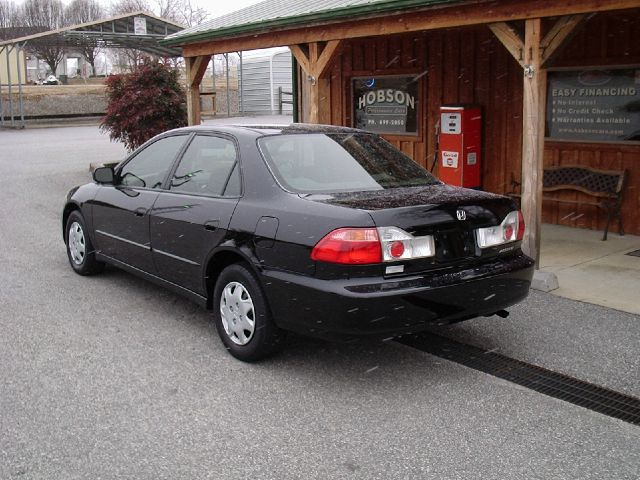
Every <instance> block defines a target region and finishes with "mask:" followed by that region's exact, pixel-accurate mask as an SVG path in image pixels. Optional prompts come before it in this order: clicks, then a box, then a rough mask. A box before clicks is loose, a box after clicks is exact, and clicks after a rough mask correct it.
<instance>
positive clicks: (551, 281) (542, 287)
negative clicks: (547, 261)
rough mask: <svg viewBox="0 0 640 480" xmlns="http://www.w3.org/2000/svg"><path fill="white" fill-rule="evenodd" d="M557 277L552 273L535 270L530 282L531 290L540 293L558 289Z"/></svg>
mask: <svg viewBox="0 0 640 480" xmlns="http://www.w3.org/2000/svg"><path fill="white" fill-rule="evenodd" d="M559 287H560V285H559V284H558V277H557V276H556V274H555V273H553V272H545V271H542V270H536V271H535V273H534V274H533V280H532V281H531V288H532V289H533V290H539V291H541V292H551V291H552V290H555V289H557V288H559Z"/></svg>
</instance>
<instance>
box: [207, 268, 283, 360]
mask: <svg viewBox="0 0 640 480" xmlns="http://www.w3.org/2000/svg"><path fill="white" fill-rule="evenodd" d="M213 295H214V297H213V298H214V305H213V314H214V321H215V325H216V329H217V331H218V335H220V338H221V339H222V342H223V343H224V346H225V347H226V348H227V350H229V353H231V355H233V356H234V357H236V358H237V359H239V360H242V361H244V362H254V361H257V360H260V359H262V358H265V357H267V356H269V355H271V354H272V353H274V352H275V351H277V350H278V349H279V348H280V346H281V345H282V343H283V341H284V332H283V331H282V330H280V329H279V328H278V327H277V326H276V325H275V323H274V322H273V319H272V318H271V313H270V312H269V307H268V305H267V302H266V299H265V296H264V293H263V292H262V288H261V287H260V285H259V283H258V280H257V279H256V277H255V276H254V275H253V273H252V272H250V271H249V270H248V269H247V268H246V267H245V266H244V265H240V264H234V265H230V266H228V267H226V268H225V269H224V270H223V271H222V273H221V274H220V277H218V281H217V282H216V285H215V289H214V293H213Z"/></svg>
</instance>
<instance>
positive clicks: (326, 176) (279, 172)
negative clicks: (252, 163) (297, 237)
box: [258, 133, 439, 193]
mask: <svg viewBox="0 0 640 480" xmlns="http://www.w3.org/2000/svg"><path fill="white" fill-rule="evenodd" d="M258 143H259V146H260V150H261V152H262V154H263V156H264V157H265V159H266V161H267V163H268V164H269V167H270V168H271V170H272V171H273V173H274V174H275V176H276V178H277V179H278V181H279V182H280V184H281V185H282V186H283V187H284V188H285V189H287V190H289V191H292V192H297V193H328V192H345V191H347V192H349V191H364V190H383V189H387V188H398V187H417V186H424V185H433V184H436V183H439V181H438V180H437V179H436V178H435V177H434V176H433V175H431V174H430V173H429V172H427V171H426V170H425V169H424V168H422V167H421V166H420V165H418V164H417V163H415V162H414V161H413V160H411V159H410V158H409V157H407V156H406V155H404V154H403V153H402V152H400V151H399V150H398V149H396V148H395V147H394V146H393V145H391V144H390V143H388V142H387V141H385V140H384V139H382V138H381V137H379V136H377V135H372V134H366V133H326V134H322V133H313V134H300V133H299V134H292V135H273V136H266V137H262V138H260V139H259V140H258Z"/></svg>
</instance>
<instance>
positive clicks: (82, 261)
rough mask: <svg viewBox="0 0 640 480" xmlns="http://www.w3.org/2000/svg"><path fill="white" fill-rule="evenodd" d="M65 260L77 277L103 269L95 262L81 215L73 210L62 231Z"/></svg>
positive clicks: (100, 263) (94, 255)
mask: <svg viewBox="0 0 640 480" xmlns="http://www.w3.org/2000/svg"><path fill="white" fill-rule="evenodd" d="M64 232H65V235H64V240H65V243H66V245H67V258H68V259H69V263H70V264H71V268H73V271H74V272H76V273H77V274H79V275H94V274H96V273H100V272H101V271H102V270H103V269H104V263H102V262H99V261H97V260H96V253H95V250H94V248H93V244H92V243H91V238H89V234H88V232H87V227H86V225H85V222H84V218H83V217H82V214H81V213H80V212H79V211H77V210H75V211H73V212H71V214H70V215H69V218H68V219H67V226H66V228H65V230H64Z"/></svg>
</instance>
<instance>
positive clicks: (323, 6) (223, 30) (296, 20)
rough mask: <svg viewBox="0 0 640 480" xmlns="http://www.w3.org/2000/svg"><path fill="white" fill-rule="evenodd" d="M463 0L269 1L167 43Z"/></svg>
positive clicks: (188, 30)
mask: <svg viewBox="0 0 640 480" xmlns="http://www.w3.org/2000/svg"><path fill="white" fill-rule="evenodd" d="M460 1H461V0H265V1H263V2H261V3H258V4H256V5H251V6H249V7H246V8H243V9H241V10H238V11H235V12H231V13H228V14H226V15H223V16H221V17H217V18H214V19H211V20H209V21H207V22H204V23H202V24H200V25H197V26H194V27H190V28H187V29H185V30H182V31H181V32H178V33H175V34H173V35H169V36H168V37H167V38H166V39H165V40H163V42H162V43H163V44H164V45H185V44H187V43H192V42H196V41H203V40H208V39H216V38H220V37H232V36H237V35H247V34H253V33H258V32H263V31H268V30H270V29H273V28H282V27H295V26H303V25H312V24H314V23H321V22H327V21H337V20H342V19H355V18H362V17H370V16H376V15H383V14H388V13H390V12H401V11H405V10H410V9H419V8H425V7H429V6H433V5H437V4H444V3H456V2H460Z"/></svg>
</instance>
